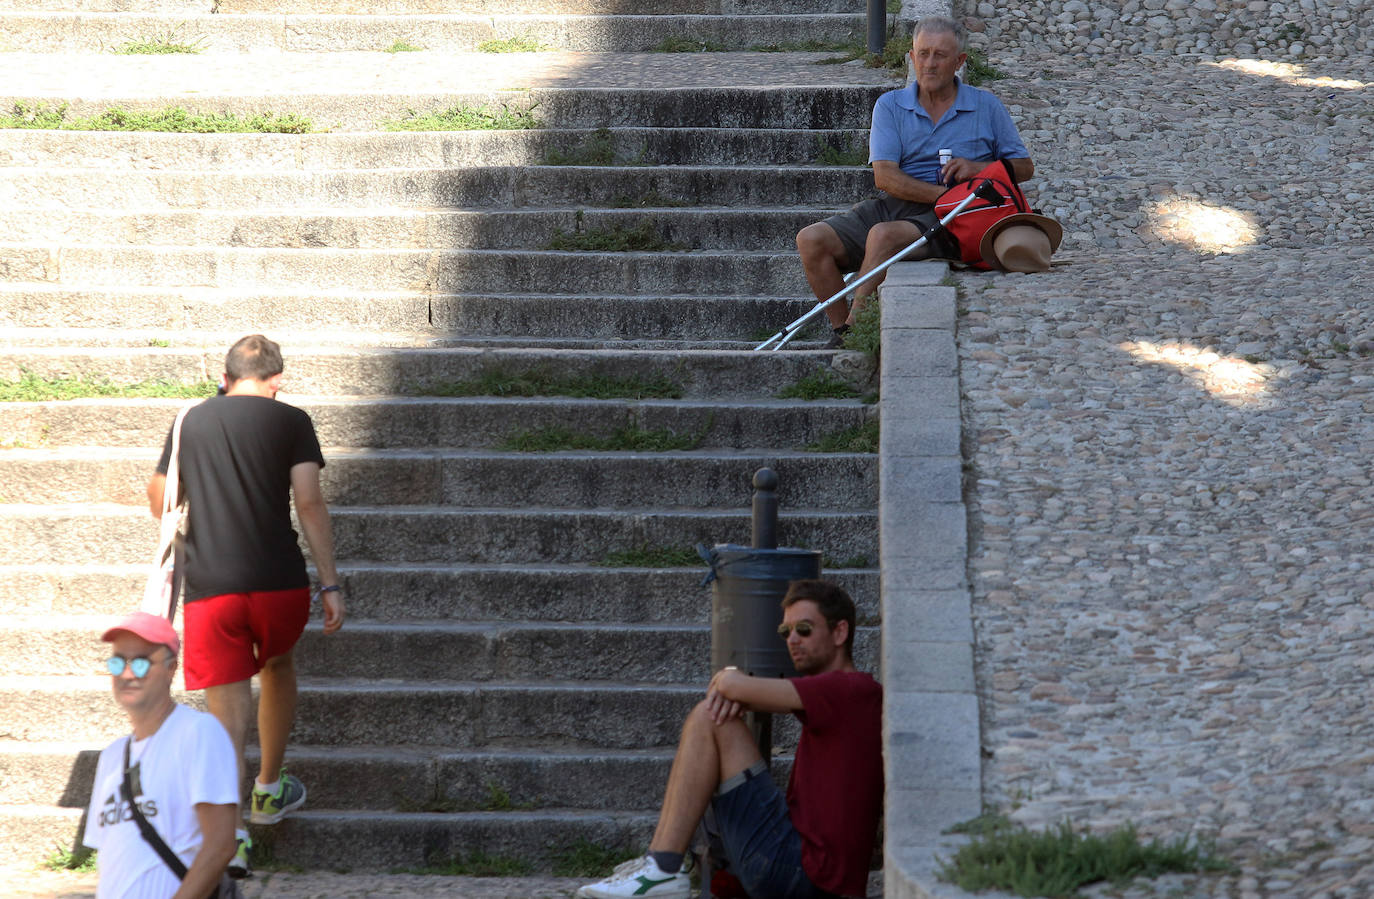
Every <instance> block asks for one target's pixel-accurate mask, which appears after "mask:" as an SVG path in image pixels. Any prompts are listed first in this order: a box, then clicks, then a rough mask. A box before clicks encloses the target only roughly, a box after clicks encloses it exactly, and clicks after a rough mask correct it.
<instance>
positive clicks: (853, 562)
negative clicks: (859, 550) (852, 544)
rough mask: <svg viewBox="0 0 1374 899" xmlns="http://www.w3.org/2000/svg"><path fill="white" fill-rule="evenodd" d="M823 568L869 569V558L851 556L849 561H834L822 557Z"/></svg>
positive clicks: (827, 557) (828, 557)
mask: <svg viewBox="0 0 1374 899" xmlns="http://www.w3.org/2000/svg"><path fill="white" fill-rule="evenodd" d="M821 567H822V568H868V567H870V566H869V562H868V556H850V557H849V558H847V559H832V558H831V557H830V556H821Z"/></svg>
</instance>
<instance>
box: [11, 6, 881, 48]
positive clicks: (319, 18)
mask: <svg viewBox="0 0 1374 899" xmlns="http://www.w3.org/2000/svg"><path fill="white" fill-rule="evenodd" d="M864 28H865V20H864V16H863V14H862V12H859V13H855V12H852V11H849V12H842V13H820V14H790V15H789V14H774V15H700V14H675V15H627V14H616V15H613V16H598V15H580V16H579V15H551V14H544V15H520V14H510V13H509V12H503V13H500V14H495V15H492V14H481V13H470V14H462V13H459V14H453V13H437V14H429V15H403V14H402V15H396V14H392V15H366V14H355V15H339V14H334V15H331V14H311V13H297V12H294V11H293V12H290V13H287V14H286V15H281V14H270V13H247V12H245V13H235V14H206V13H186V12H169V13H140V12H118V13H102V12H80V13H73V12H5V13H0V52H27V53H99V52H103V51H107V50H109V49H110V48H113V47H118V46H121V45H123V44H124V43H127V42H129V41H131V40H139V39H145V38H147V37H148V36H150V35H166V34H168V33H175V34H176V35H178V36H179V37H180V39H181V40H182V41H184V42H187V43H195V44H196V45H197V46H199V47H201V48H203V50H205V51H209V52H213V53H250V52H252V53H260V52H289V53H330V52H348V51H381V50H385V49H386V48H388V47H390V46H392V45H393V44H394V43H395V42H396V41H397V40H398V39H403V40H405V41H406V42H407V43H409V44H412V45H416V46H420V47H423V48H424V49H426V50H428V51H431V52H434V53H448V52H468V51H474V50H476V49H478V45H479V44H481V43H483V42H484V41H490V40H501V39H509V38H524V39H526V40H533V41H536V42H538V43H539V44H541V45H545V46H550V47H556V48H558V49H563V50H576V51H601V52H607V51H610V52H633V51H642V50H652V49H654V48H655V47H657V46H658V45H660V44H661V43H663V42H664V41H665V40H670V39H675V38H681V37H684V36H690V37H692V38H695V39H699V40H702V41H709V42H711V43H712V44H714V45H718V46H721V47H723V48H726V49H732V50H747V49H749V48H751V47H756V46H763V45H776V44H791V45H800V44H802V43H803V42H805V41H808V40H821V41H827V42H851V41H858V40H862V38H863V35H864V34H865V31H864Z"/></svg>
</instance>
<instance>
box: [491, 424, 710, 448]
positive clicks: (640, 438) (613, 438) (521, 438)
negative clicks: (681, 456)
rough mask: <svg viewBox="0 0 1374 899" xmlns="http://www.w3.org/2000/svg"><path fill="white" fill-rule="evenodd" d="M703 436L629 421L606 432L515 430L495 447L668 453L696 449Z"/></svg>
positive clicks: (545, 429)
mask: <svg viewBox="0 0 1374 899" xmlns="http://www.w3.org/2000/svg"><path fill="white" fill-rule="evenodd" d="M705 436H706V434H705V432H704V431H703V432H702V433H701V434H679V433H677V432H676V431H670V430H668V429H667V428H658V429H655V430H645V429H643V428H640V427H639V426H638V425H633V424H629V425H625V426H624V427H622V428H619V429H617V430H615V431H613V432H612V433H610V434H607V435H601V434H588V433H585V432H581V431H574V430H572V429H570V428H564V427H551V428H537V429H535V430H529V431H516V432H515V433H513V434H511V435H510V436H509V437H507V438H506V439H505V440H503V441H502V442H501V443H500V444H498V445H497V447H496V448H497V449H498V450H502V451H504V452H513V453H557V452H563V451H567V450H592V451H595V452H636V453H671V452H677V451H682V450H692V449H696V448H697V447H698V446H700V445H701V441H702V440H703V439H705Z"/></svg>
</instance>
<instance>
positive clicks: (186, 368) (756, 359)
mask: <svg viewBox="0 0 1374 899" xmlns="http://www.w3.org/2000/svg"><path fill="white" fill-rule="evenodd" d="M782 324H785V322H784V323H779V327H781V325H782ZM765 336H766V335H765ZM759 339H760V340H762V339H763V338H759ZM283 355H284V356H285V361H286V380H285V385H286V386H285V387H284V388H283V394H282V396H283V399H286V400H288V401H291V402H293V403H301V404H305V405H307V406H309V407H310V408H318V409H321V410H323V409H324V408H325V407H326V406H330V405H332V406H335V407H348V406H352V405H356V404H357V402H358V400H357V398H358V397H378V396H393V397H394V396H395V395H396V394H406V395H409V396H425V395H428V396H433V395H434V394H436V393H439V392H443V391H445V390H448V389H450V388H451V387H452V385H454V384H455V383H462V382H465V381H468V380H471V379H474V378H478V377H483V376H485V375H487V374H490V373H491V372H494V371H495V372H502V373H505V374H508V375H513V374H520V373H526V372H536V371H537V372H545V373H547V372H557V373H558V374H559V375H560V376H563V377H568V378H574V377H600V378H608V379H609V378H625V377H632V376H639V377H641V378H643V379H645V380H652V379H654V378H658V377H665V378H667V379H668V380H669V381H670V382H671V383H672V384H674V385H676V386H677V387H679V388H680V389H681V391H682V396H683V398H684V399H689V400H694V399H699V398H701V399H710V398H714V399H715V400H716V401H717V402H726V403H728V402H732V401H739V400H744V399H760V398H763V397H772V396H774V395H775V394H776V393H777V392H778V391H780V390H782V389H784V388H785V387H787V386H789V385H791V384H793V383H795V382H796V381H798V380H800V379H801V378H805V377H808V376H810V375H812V374H814V373H815V370H816V366H817V364H818V363H824V362H828V361H829V360H830V358H831V356H832V355H833V354H832V353H811V352H778V353H769V352H764V353H756V352H752V351H751V350H746V349H740V350H733V351H726V350H713V351H701V350H691V349H684V350H681V351H679V352H676V353H673V354H667V353H663V352H657V351H652V350H576V349H570V350H563V349H537V348H536V349H528V348H512V347H496V348H486V347H445V348H437V349H419V348H374V347H353V348H340V347H337V346H328V345H324V346H315V347H311V346H310V345H309V344H308V343H303V342H297V343H295V344H287V345H286V346H285V348H284V349H283ZM951 362H952V360H951ZM940 364H943V363H942V362H940V361H939V360H936V361H935V362H933V363H932V367H933V368H934V367H935V366H938V365H940ZM223 369H224V349H223V348H222V347H215V348H213V349H196V348H182V347H177V348H158V347H153V348H147V349H145V350H143V351H140V352H132V351H130V350H128V349H125V348H121V347H110V348H100V347H96V348H85V349H81V350H79V351H78V350H74V349H72V348H70V347H24V348H21V349H14V350H11V351H10V352H8V353H6V354H5V355H4V356H2V357H0V378H3V379H9V380H12V379H17V378H19V377H20V375H21V373H23V372H25V371H27V372H31V373H32V374H34V375H36V376H40V377H59V376H63V377H76V376H84V377H88V378H93V379H105V380H108V381H110V382H111V383H116V384H131V383H139V382H141V381H145V380H151V379H159V378H165V379H170V380H174V381H181V382H183V383H194V382H197V381H200V380H203V379H210V378H213V379H218V378H219V376H220V373H221V372H222V371H223ZM920 373H921V372H913V374H920ZM932 373H935V372H934V371H932ZM938 373H940V374H944V373H946V372H944V371H943V370H940V371H939V372H938ZM397 402H400V401H397ZM475 402H483V400H476V401H475ZM560 402H565V403H566V402H569V401H568V400H560ZM587 402H617V401H587ZM663 402H672V401H663ZM102 405H114V406H115V407H117V408H120V409H126V408H127V409H134V408H136V407H138V406H140V405H146V406H149V407H154V408H163V409H172V410H175V409H177V408H179V406H180V405H181V403H180V402H179V401H165V400H141V401H140V400H119V401H110V400H104V401H99V400H73V401H70V402H67V403H62V404H60V406H61V407H62V408H69V409H79V408H82V407H99V406H102ZM22 406H25V404H19V403H16V404H9V403H0V412H6V411H12V410H13V409H15V408H19V407H22ZM28 406H29V411H35V410H36V409H37V408H43V409H48V408H52V409H56V408H57V406H48V405H46V404H36V405H35V404H28ZM173 414H175V413H173ZM0 433H6V432H5V431H3V430H0ZM100 436H101V439H102V441H103V440H104V439H106V437H109V438H110V439H112V440H115V442H116V445H117V444H118V438H117V437H114V435H105V434H101V435H100ZM326 439H327V440H328V442H330V443H336V444H344V443H347V442H349V441H348V439H347V438H344V439H339V440H335V439H332V438H326ZM139 440H140V441H142V440H143V437H142V436H140V437H139Z"/></svg>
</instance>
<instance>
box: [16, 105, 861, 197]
mask: <svg viewBox="0 0 1374 899" xmlns="http://www.w3.org/2000/svg"><path fill="white" fill-rule="evenodd" d="M853 102H854V103H855V104H856V105H863V104H864V103H865V97H864V96H863V95H862V94H860V96H858V97H856V98H854V99H853ZM871 105H872V103H871V101H868V103H867V106H869V107H871ZM865 108H867V107H865ZM602 144H604V145H605V146H607V147H608V148H609V149H610V150H611V152H612V153H613V154H614V158H615V162H616V164H618V165H633V166H637V167H638V166H663V165H716V166H730V165H744V166H749V167H757V166H762V165H774V166H795V165H800V164H804V163H807V162H811V161H816V160H817V159H818V157H819V155H820V153H821V151H822V149H823V148H825V147H832V148H834V149H836V150H849V151H852V152H856V153H862V154H864V157H865V158H867V150H868V126H867V124H866V123H865V124H863V126H862V127H853V128H848V129H845V128H833V129H827V128H820V127H817V128H801V127H794V126H792V125H789V126H788V127H787V128H786V129H785V130H784V129H779V128H761V127H758V128H755V127H742V128H726V127H714V128H682V127H672V126H671V125H669V126H665V127H657V128H649V127H635V126H624V127H616V128H606V129H605V130H604V131H603V130H602V129H600V128H566V127H560V128H557V129H552V128H540V129H535V130H529V131H427V132H403V133H397V132H367V133H357V132H339V133H323V134H232V135H231V134H168V133H160V132H120V131H37V130H18V129H15V130H7V131H0V163H3V164H4V165H7V166H28V167H32V168H41V169H45V170H55V169H82V170H108V169H117V170H119V171H120V176H121V177H127V176H128V174H129V173H131V172H138V171H148V170H158V169H169V170H173V171H178V170H179V171H183V172H187V171H189V172H200V173H204V174H209V173H213V172H228V173H234V172H239V171H243V170H252V171H256V170H261V169H269V168H270V169H271V170H273V171H278V172H286V171H293V170H300V171H328V170H341V169H348V170H361V169H412V170H424V169H456V168H462V167H466V166H474V165H477V166H529V165H532V164H536V163H539V162H540V161H541V160H546V159H548V158H549V154H551V153H557V154H563V155H564V156H565V157H566V156H570V155H572V154H575V153H578V152H586V151H587V148H588V147H589V146H593V145H597V146H599V145H602Z"/></svg>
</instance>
